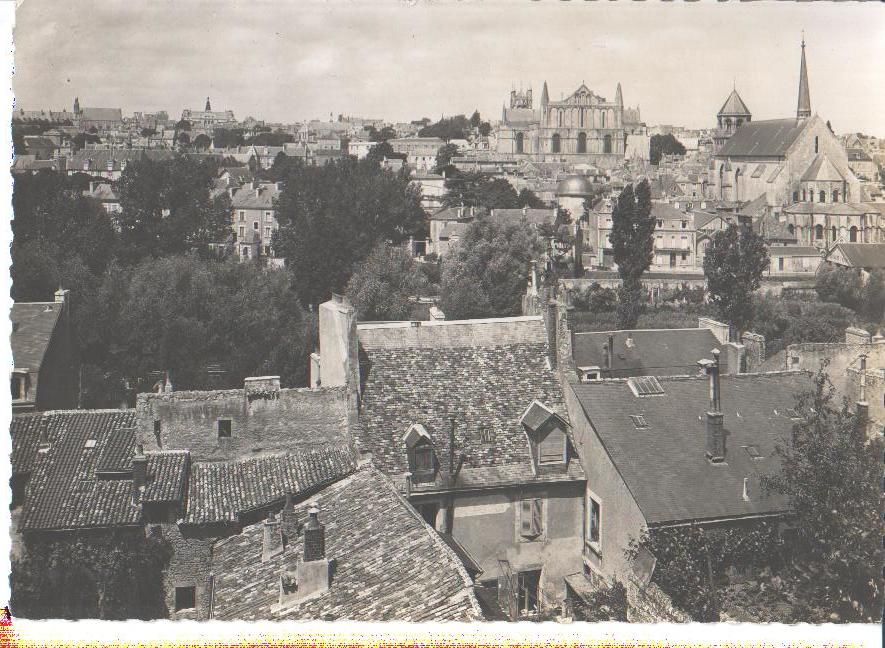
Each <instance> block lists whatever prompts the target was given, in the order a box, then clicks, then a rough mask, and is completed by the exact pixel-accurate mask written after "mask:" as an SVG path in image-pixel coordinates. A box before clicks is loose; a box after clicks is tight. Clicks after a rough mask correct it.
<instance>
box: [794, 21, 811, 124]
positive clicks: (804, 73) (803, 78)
mask: <svg viewBox="0 0 885 648" xmlns="http://www.w3.org/2000/svg"><path fill="white" fill-rule="evenodd" d="M809 117H811V93H810V92H809V90H808V68H807V67H806V66H805V34H803V35H802V62H801V63H800V64H799V104H798V106H797V108H796V119H807V118H809Z"/></svg>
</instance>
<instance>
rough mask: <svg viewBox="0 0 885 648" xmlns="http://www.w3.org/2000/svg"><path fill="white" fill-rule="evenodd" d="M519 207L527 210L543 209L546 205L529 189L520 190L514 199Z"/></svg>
mask: <svg viewBox="0 0 885 648" xmlns="http://www.w3.org/2000/svg"><path fill="white" fill-rule="evenodd" d="M516 202H517V203H519V205H518V206H519V207H528V208H529V209H544V208H545V207H547V205H545V204H544V201H543V200H541V199H540V198H538V195H537V194H536V193H535V192H534V191H532V190H531V189H520V190H519V195H518V196H517V197H516Z"/></svg>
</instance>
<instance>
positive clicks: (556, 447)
mask: <svg viewBox="0 0 885 648" xmlns="http://www.w3.org/2000/svg"><path fill="white" fill-rule="evenodd" d="M565 451H566V436H565V432H563V431H562V430H561V429H559V428H558V427H557V428H554V429H552V430H550V432H548V433H547V436H546V437H544V439H543V440H542V441H541V443H540V448H539V453H538V455H539V460H540V462H541V463H542V464H548V463H562V462H563V461H565Z"/></svg>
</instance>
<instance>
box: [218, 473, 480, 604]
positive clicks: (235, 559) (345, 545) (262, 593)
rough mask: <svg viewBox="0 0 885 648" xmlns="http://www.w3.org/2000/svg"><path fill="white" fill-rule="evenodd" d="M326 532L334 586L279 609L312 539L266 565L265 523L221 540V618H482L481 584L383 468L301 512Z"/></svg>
mask: <svg viewBox="0 0 885 648" xmlns="http://www.w3.org/2000/svg"><path fill="white" fill-rule="evenodd" d="M310 506H317V507H318V508H319V510H320V513H319V519H320V521H321V522H322V523H323V525H325V545H326V557H327V558H328V559H329V560H330V561H334V562H333V569H332V570H331V571H332V575H331V582H330V586H329V589H328V590H327V591H326V592H324V593H321V594H318V595H317V596H314V597H313V598H309V599H307V600H305V601H302V602H300V603H293V604H292V605H291V606H288V607H286V608H284V609H282V610H281V611H279V612H274V611H273V608H274V607H275V606H276V605H277V604H278V603H279V575H280V572H281V571H282V570H295V569H296V565H297V564H298V562H299V561H300V560H301V557H302V556H303V536H302V535H301V534H299V536H298V537H296V538H294V539H292V540H291V541H290V542H288V544H287V545H286V548H285V550H284V551H283V553H281V554H280V555H278V556H276V557H273V558H271V559H269V560H268V561H266V562H262V560H261V549H262V533H263V530H262V523H259V524H254V525H251V526H249V527H246V528H245V529H244V530H243V532H242V533H241V534H239V535H236V536H232V537H230V538H226V539H224V540H221V541H220V542H218V543H216V544H215V545H214V547H213V549H212V570H213V572H214V574H215V588H214V592H213V618H216V619H221V620H232V619H244V620H259V619H274V620H284V619H326V620H338V619H352V620H359V621H388V620H394V619H395V620H398V621H413V622H419V621H476V620H481V619H482V615H481V611H480V608H479V603H478V601H477V600H476V597H475V595H474V593H473V587H472V581H471V579H470V577H469V576H468V574H467V572H466V571H465V569H464V567H463V565H462V564H461V562H460V560H459V559H458V557H457V556H456V555H455V553H454V552H453V551H452V550H451V549H450V548H449V547H448V545H446V543H445V542H444V541H443V539H442V538H440V537H439V534H437V532H436V531H434V530H433V529H431V528H430V527H429V526H428V525H427V524H426V523H425V522H424V521H423V520H422V519H421V517H420V516H419V515H418V514H417V513H416V512H415V510H414V509H413V508H412V507H411V506H410V505H409V504H408V503H407V502H406V501H405V499H404V498H403V497H402V496H401V495H400V494H399V493H398V492H397V491H396V489H395V487H394V486H393V484H392V483H391V482H390V481H389V480H388V479H387V478H386V477H384V475H382V474H381V473H380V472H379V471H378V470H377V469H375V468H373V467H370V466H367V467H365V468H362V469H360V470H359V471H357V472H356V473H355V474H353V475H351V476H350V477H348V478H346V479H343V480H341V481H339V482H337V483H335V484H332V485H331V486H329V487H327V488H325V489H324V490H323V491H321V492H320V493H319V494H317V495H315V496H313V497H311V498H309V499H308V500H307V501H306V502H304V503H302V504H299V505H297V506H296V507H295V511H296V514H297V515H298V516H299V517H300V518H302V519H303V518H304V517H306V512H307V510H308V508H309V507H310Z"/></svg>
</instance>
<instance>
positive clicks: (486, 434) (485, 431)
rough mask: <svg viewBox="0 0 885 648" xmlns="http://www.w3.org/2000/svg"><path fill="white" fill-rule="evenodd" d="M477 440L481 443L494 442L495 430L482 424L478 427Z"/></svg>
mask: <svg viewBox="0 0 885 648" xmlns="http://www.w3.org/2000/svg"><path fill="white" fill-rule="evenodd" d="M479 440H480V441H481V442H482V443H494V442H495V430H493V429H492V428H491V427H489V426H487V425H486V426H483V427H481V428H479Z"/></svg>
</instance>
